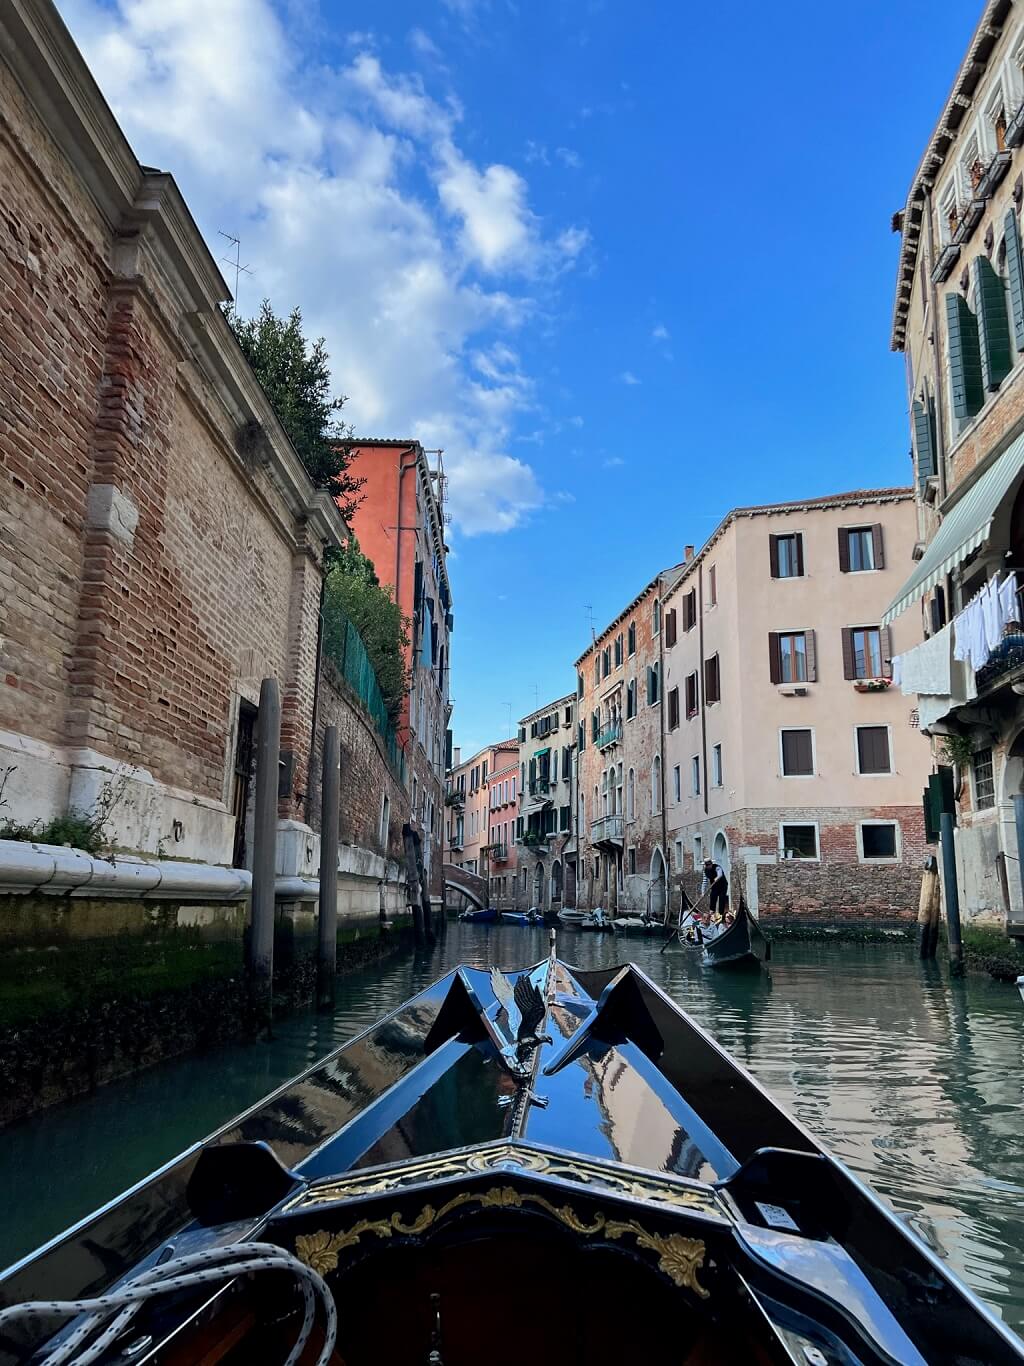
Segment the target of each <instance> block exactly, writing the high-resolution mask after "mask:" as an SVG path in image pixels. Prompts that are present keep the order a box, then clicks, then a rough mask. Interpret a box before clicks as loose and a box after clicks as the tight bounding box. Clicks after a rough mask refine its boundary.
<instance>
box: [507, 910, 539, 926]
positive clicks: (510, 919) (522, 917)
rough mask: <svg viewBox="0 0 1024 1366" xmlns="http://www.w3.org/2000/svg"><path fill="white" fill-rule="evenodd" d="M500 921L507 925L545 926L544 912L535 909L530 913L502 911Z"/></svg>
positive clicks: (529, 911)
mask: <svg viewBox="0 0 1024 1366" xmlns="http://www.w3.org/2000/svg"><path fill="white" fill-rule="evenodd" d="M500 919H501V921H502V924H505V925H543V923H544V912H543V911H537V910H534V909H533V908H531V909H530V910H528V911H502V912H501V913H500Z"/></svg>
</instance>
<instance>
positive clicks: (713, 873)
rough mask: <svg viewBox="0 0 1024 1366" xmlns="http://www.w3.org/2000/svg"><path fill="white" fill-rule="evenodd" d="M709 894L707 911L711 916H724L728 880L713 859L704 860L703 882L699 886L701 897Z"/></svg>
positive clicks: (721, 868) (719, 865) (723, 870)
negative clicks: (708, 910)
mask: <svg viewBox="0 0 1024 1366" xmlns="http://www.w3.org/2000/svg"><path fill="white" fill-rule="evenodd" d="M709 891H710V893H711V899H710V903H709V909H710V911H711V914H712V915H713V916H714V915H725V904H726V898H727V895H728V892H729V879H728V878H727V877H726V875H725V869H724V868H723V867H722V865H721V864H720V863H716V862H715V860H714V859H711V858H706V859H705V860H704V881H703V882H702V883H701V885H700V894H701V896H704V895H706V893H707V892H709Z"/></svg>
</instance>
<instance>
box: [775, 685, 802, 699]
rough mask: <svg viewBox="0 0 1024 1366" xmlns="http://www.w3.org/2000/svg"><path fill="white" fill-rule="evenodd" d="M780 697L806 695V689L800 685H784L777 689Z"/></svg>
mask: <svg viewBox="0 0 1024 1366" xmlns="http://www.w3.org/2000/svg"><path fill="white" fill-rule="evenodd" d="M779 696H780V697H806V696H807V689H806V688H800V687H784V688H780V689H779Z"/></svg>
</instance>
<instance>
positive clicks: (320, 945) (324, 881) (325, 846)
mask: <svg viewBox="0 0 1024 1366" xmlns="http://www.w3.org/2000/svg"><path fill="white" fill-rule="evenodd" d="M340 808H341V745H340V742H339V740H338V727H337V726H328V727H327V729H326V730H325V731H324V753H323V780H322V782H321V786H320V913H319V917H318V920H317V943H316V1003H317V1005H318V1007H319V1008H320V1009H321V1010H333V1009H334V977H335V973H336V972H337V967H338V820H339V817H340Z"/></svg>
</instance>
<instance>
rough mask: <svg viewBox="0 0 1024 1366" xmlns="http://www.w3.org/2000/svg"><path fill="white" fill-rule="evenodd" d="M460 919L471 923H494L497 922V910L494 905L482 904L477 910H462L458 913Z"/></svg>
mask: <svg viewBox="0 0 1024 1366" xmlns="http://www.w3.org/2000/svg"><path fill="white" fill-rule="evenodd" d="M459 919H460V920H465V921H467V922H468V923H469V924H471V925H494V924H496V923H497V919H498V911H497V907H495V906H483V907H481V908H480V909H479V910H475V911H474V910H469V911H462V912H461V913H460V915H459Z"/></svg>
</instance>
